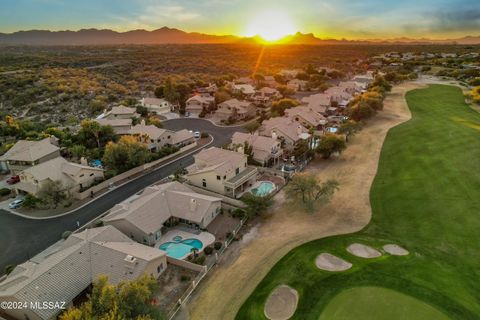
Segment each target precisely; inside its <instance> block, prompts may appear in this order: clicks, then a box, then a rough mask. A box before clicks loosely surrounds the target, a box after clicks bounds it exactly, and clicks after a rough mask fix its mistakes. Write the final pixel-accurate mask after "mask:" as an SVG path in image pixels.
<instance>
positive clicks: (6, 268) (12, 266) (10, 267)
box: [4, 264, 15, 275]
mask: <svg viewBox="0 0 480 320" xmlns="http://www.w3.org/2000/svg"><path fill="white" fill-rule="evenodd" d="M13 269H15V266H14V265H13V264H9V265H6V266H5V269H4V271H5V274H6V275H9V274H10V273H12V271H13Z"/></svg>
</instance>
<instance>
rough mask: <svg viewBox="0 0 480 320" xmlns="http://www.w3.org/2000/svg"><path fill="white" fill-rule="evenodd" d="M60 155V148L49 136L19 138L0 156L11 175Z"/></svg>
mask: <svg viewBox="0 0 480 320" xmlns="http://www.w3.org/2000/svg"><path fill="white" fill-rule="evenodd" d="M59 156H60V148H59V147H58V146H57V145H55V144H54V143H52V139H51V138H45V139H43V140H40V141H30V140H19V141H17V143H15V144H14V145H13V146H12V147H11V148H10V149H9V150H8V151H7V152H5V153H4V154H3V155H2V156H0V161H1V162H4V163H5V165H4V167H7V168H8V170H10V172H11V173H12V174H13V175H18V174H20V172H22V171H23V170H25V169H27V168H30V167H32V166H35V165H38V164H40V163H43V162H46V161H48V160H51V159H54V158H57V157H59Z"/></svg>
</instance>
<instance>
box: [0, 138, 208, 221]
mask: <svg viewBox="0 0 480 320" xmlns="http://www.w3.org/2000/svg"><path fill="white" fill-rule="evenodd" d="M209 136H210V138H212V140H211V141H210V142H209V143H207V144H206V145H204V146H202V147H200V148H196V149H194V150H192V151H190V152H189V153H187V154H185V155H183V156H181V157H180V158H177V159H173V160H170V161H168V162H167V163H164V164H162V165H161V166H159V167H158V168H155V169H154V170H152V171H149V172H145V173H143V174H142V175H139V176H138V177H135V178H132V179H130V180H128V181H125V182H124V183H122V184H119V185H118V186H115V188H113V189H110V190H108V191H107V192H105V193H102V194H101V195H99V196H97V197H96V198H94V199H92V200H91V201H89V202H86V203H84V204H82V205H81V206H80V207H78V208H75V209H73V210H70V211H67V212H64V213H60V214H57V215H55V216H50V217H32V216H28V215H25V214H22V213H18V212H14V211H11V210H10V209H2V210H5V211H7V212H9V213H10V214H13V215H16V216H19V217H21V218H25V219H30V220H49V219H56V218H60V217H63V216H66V215H69V214H72V213H75V212H76V211H78V210H80V209H82V208H83V207H85V206H87V205H89V204H91V203H92V202H95V201H97V200H98V199H100V198H102V197H103V196H106V195H107V194H109V193H110V192H112V191H114V190H116V189H118V188H120V187H122V186H124V185H126V184H128V183H130V182H132V181H135V180H137V179H139V178H142V177H143V176H145V175H147V174H149V173H151V172H153V171H157V170H159V169H161V168H163V167H165V166H168V165H170V164H172V163H174V162H176V161H178V160H180V159H183V158H185V157H188V156H190V155H192V154H194V153H196V152H198V151H200V150H202V149H204V148H206V147H208V146H210V145H211V144H212V143H213V142H214V141H215V138H214V137H213V136H212V135H209ZM97 218H98V217H97ZM97 218H95V219H97ZM95 219H94V220H95ZM87 223H88V222H87Z"/></svg>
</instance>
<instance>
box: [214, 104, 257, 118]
mask: <svg viewBox="0 0 480 320" xmlns="http://www.w3.org/2000/svg"><path fill="white" fill-rule="evenodd" d="M215 114H216V115H217V117H218V118H219V119H221V120H228V119H231V120H235V121H238V120H245V119H248V118H251V117H254V116H255V106H254V105H253V103H251V102H248V101H240V100H237V99H230V100H227V101H224V102H222V103H220V104H219V105H218V109H217V111H216V112H215Z"/></svg>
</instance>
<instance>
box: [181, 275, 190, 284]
mask: <svg viewBox="0 0 480 320" xmlns="http://www.w3.org/2000/svg"><path fill="white" fill-rule="evenodd" d="M180 281H181V282H187V281H190V277H189V276H186V275H182V276H180Z"/></svg>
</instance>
